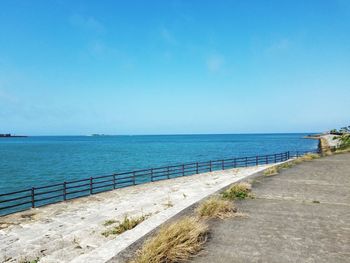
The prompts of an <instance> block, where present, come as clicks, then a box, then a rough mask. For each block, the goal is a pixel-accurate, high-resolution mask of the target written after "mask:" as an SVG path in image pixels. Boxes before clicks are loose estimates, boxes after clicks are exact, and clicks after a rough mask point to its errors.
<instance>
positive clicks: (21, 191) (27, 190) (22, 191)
mask: <svg viewBox="0 0 350 263" xmlns="http://www.w3.org/2000/svg"><path fill="white" fill-rule="evenodd" d="M30 191H32V189H25V190H19V191H16V192H11V193H5V194H0V196H6V195H15V194H19V193H24V192H30Z"/></svg>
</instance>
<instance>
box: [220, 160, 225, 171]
mask: <svg viewBox="0 0 350 263" xmlns="http://www.w3.org/2000/svg"><path fill="white" fill-rule="evenodd" d="M221 168H222V170H225V161H224V160H222V161H221Z"/></svg>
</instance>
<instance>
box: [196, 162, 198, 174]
mask: <svg viewBox="0 0 350 263" xmlns="http://www.w3.org/2000/svg"><path fill="white" fill-rule="evenodd" d="M196 174H198V162H196Z"/></svg>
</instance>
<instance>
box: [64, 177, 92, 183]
mask: <svg viewBox="0 0 350 263" xmlns="http://www.w3.org/2000/svg"><path fill="white" fill-rule="evenodd" d="M89 180H90V178H85V179H79V180H74V181H69V182H67V184H74V183H80V182H84V181H89Z"/></svg>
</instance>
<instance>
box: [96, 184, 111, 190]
mask: <svg viewBox="0 0 350 263" xmlns="http://www.w3.org/2000/svg"><path fill="white" fill-rule="evenodd" d="M108 186H113V184H106V185H100V186H96V187H94V188H92V190H95V189H99V188H103V187H108Z"/></svg>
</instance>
